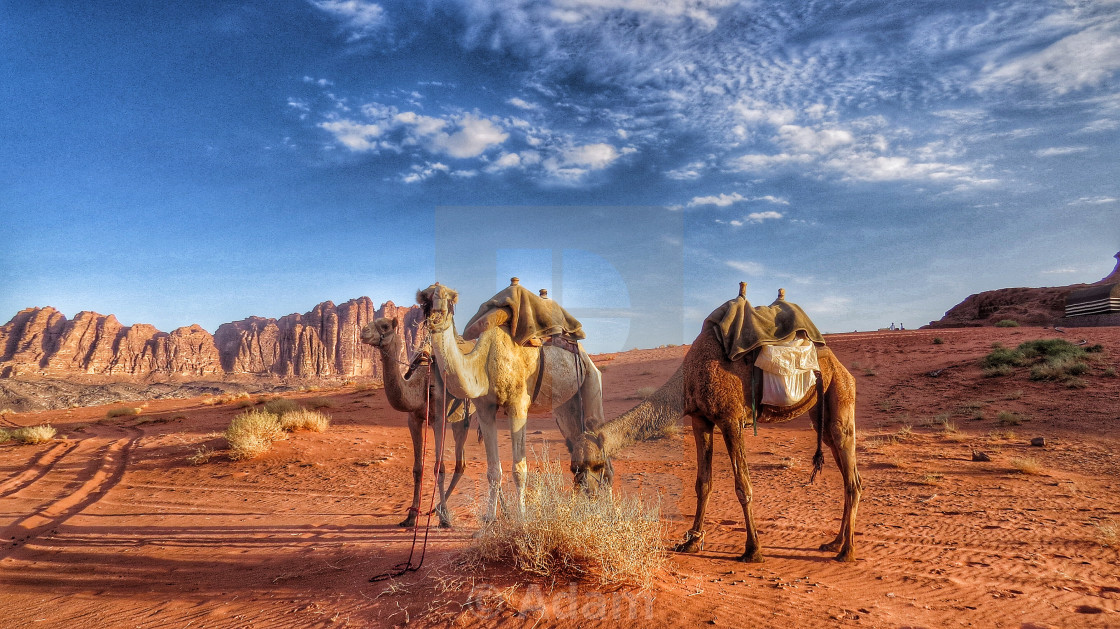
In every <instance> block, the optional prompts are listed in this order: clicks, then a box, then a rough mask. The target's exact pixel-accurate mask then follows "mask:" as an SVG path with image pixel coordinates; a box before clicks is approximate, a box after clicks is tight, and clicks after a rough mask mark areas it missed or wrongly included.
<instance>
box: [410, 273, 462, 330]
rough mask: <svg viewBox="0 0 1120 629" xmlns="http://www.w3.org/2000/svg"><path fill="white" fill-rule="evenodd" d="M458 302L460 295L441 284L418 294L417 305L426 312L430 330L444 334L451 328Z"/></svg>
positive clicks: (425, 315) (433, 285) (425, 316)
mask: <svg viewBox="0 0 1120 629" xmlns="http://www.w3.org/2000/svg"><path fill="white" fill-rule="evenodd" d="M458 301H459V293H457V292H455V291H453V290H451V289H450V288H448V287H446V286H441V285H440V284H439V283H436V284H432V285H431V286H429V287H427V288H425V289H424V290H422V291H417V293H416V303H418V304H420V309H421V310H423V311H424V318H425V319H426V320H427V322H428V329H429V330H431V331H432V332H443V331H444V330H446V329H447V328H448V327H450V326H451V323H452V317H453V316H454V315H455V303H456V302H458Z"/></svg>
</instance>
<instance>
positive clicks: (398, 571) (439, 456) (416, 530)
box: [369, 354, 447, 583]
mask: <svg viewBox="0 0 1120 629" xmlns="http://www.w3.org/2000/svg"><path fill="white" fill-rule="evenodd" d="M422 355H423V354H418V355H417V356H422ZM414 362H415V360H414ZM432 362H433V361H431V360H429V361H428V383H427V387H426V389H427V396H426V397H425V405H424V428H423V431H424V439H423V445H422V446H421V447H422V448H423V449H422V450H421V451H420V486H421V487H423V486H424V471H425V469H426V468H427V456H428V426H429V425H430V422H431V415H432ZM442 408H444V409H446V408H447V386H446V385H444V386H443V407H442ZM446 439H447V417H442V418H441V424H440V441H439V443H440V444H441V445H443V444H444V443H445V442H446ZM442 469H443V448H440V451H439V452H437V453H436V470H437V472H434V473H433V474H432V476H433V477H434V478H433V486H432V497H431V499H430V500H429V501H428V519H427V521H426V522H425V523H424V540H423V542H422V544H421V546H420V560H419V562H417V563H416V565H413V564H412V558H413V556H415V554H416V541H417V539H418V537H419V534H420V527H418V526H417V527H413V529H412V548H411V549H409V551H408V560H407V561H404V562H401V563H398V564H396V565H395V566H393V569H392V570H389V571H387V572H383V573H381V574H378V575H375V576H373V577H370V580H369V582H370V583H377V582H378V581H386V580H388V579H396V578H397V577H399V576H402V575H404V574H406V573H409V572H416V571H417V570H419V569H420V567H421V566H423V565H424V557H425V556H426V555H427V552H428V533H429V532H431V529H432V514H433V513H435V502H436V493H437V492H438V491H439V489H440V486H439V472H438V470H442ZM408 510H409V511H410V512H414V513H416V515H420V512H419V509H416V508H414V507H409V508H408Z"/></svg>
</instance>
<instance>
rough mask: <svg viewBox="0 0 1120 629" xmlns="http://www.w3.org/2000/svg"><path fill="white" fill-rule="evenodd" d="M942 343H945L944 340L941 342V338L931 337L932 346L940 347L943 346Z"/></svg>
mask: <svg viewBox="0 0 1120 629" xmlns="http://www.w3.org/2000/svg"><path fill="white" fill-rule="evenodd" d="M944 342H945V341H944V340H943V339H942V338H941V337H940V336H935V337H933V344H934V345H941V344H943V343H944Z"/></svg>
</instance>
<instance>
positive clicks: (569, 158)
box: [563, 143, 618, 170]
mask: <svg viewBox="0 0 1120 629" xmlns="http://www.w3.org/2000/svg"><path fill="white" fill-rule="evenodd" d="M616 159H618V151H617V150H615V148H614V147H613V146H611V145H610V144H605V143H597V144H584V145H582V146H573V147H571V148H568V149H565V150H564V151H563V163H564V164H565V165H567V166H579V167H586V168H590V169H592V170H599V169H602V168H606V167H607V166H609V165H610V164H611V162H613V161H614V160H616Z"/></svg>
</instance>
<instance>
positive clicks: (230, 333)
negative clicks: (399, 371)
mask: <svg viewBox="0 0 1120 629" xmlns="http://www.w3.org/2000/svg"><path fill="white" fill-rule="evenodd" d="M383 316H384V317H394V318H396V319H398V320H399V321H400V322H401V324H402V325H401V329H402V330H404V331H405V347H406V348H407V349H408V350H409V353H410V354H411V353H412V351H413V350H415V348H417V347H419V344H420V343H421V342H422V341H423V338H422V334H423V333H424V328H423V326H422V325H421V321H422V315H421V313H420V309H419V307H418V306H412V307H407V308H401V307H398V306H397V305H395V304H394V303H393V302H391V301H390V302H386V303H384V304H382V306H381V307H380V308H377V309H374V306H373V302H372V301H371V300H370V299H369V298H368V297H362V298H359V299H352V300H350V301H348V302H346V303H344V304H340V305H338V306H335V305H334V304H333V303H331V302H329V301H327V302H323V303H321V304H319V305H317V306H315V307H314V308H313V309H312V310H311V311H310V312H307V313H304V314H298V313H297V314H290V315H288V316H286V317H282V318H280V319H266V318H263V317H249V318H248V319H243V320H241V321H235V322H233V323H226V324H223V325H222V326H220V327H219V328H218V330H217V331H216V333H215V334H214V335H213V336H211V335H210V333H209V332H207V331H206V330H204V329H202V328H201V327H199V326H197V325H191V326H187V327H182V328H178V329H176V330H174V331H172V332H170V333H167V332H161V331H159V330H157V329H156V328H155V327H153V326H150V325H147V324H143V323H138V324H136V325H131V326H123V325H121V323H120V322H119V321H117V318H116V317H115V316H113V315H108V316H106V315H100V314H97V313H95V312H86V311H83V312H79V313H78V314H77V315H75V316H74V318H73V319H67V318H66V317H65V316H64V315H63V314H62V313H60V312H59V311H57V310H55V309H54V308H50V307H46V308H27V309H25V310H21V311H20V312H19V313H17V314H16V316H15V317H13V318H12V320H11V321H9V322H8V323H6V324H5V325H4V326H2V327H0V378H11V377H16V376H53V377H65V376H68V375H73V374H87V375H99V376H123V377H144V376H148V375H151V374H161V375H174V376H191V377H205V376H221V375H224V374H245V375H275V376H295V377H331V376H339V377H350V376H369V377H373V378H380V377H381V360H380V357H379V356H378V355H377V353H376V350H375V349H374V348H372V347H369V346H368V345H364V344H362V342H361V329H362V327H364V326H365V325H366V324H367V323H369V322H370V321H372V320H373V319H374V318H376V317H383Z"/></svg>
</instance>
